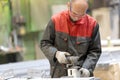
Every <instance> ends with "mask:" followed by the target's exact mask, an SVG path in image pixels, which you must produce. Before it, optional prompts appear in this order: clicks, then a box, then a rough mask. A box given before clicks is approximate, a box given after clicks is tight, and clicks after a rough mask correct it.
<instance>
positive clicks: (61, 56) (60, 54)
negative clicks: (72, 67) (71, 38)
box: [55, 51, 70, 64]
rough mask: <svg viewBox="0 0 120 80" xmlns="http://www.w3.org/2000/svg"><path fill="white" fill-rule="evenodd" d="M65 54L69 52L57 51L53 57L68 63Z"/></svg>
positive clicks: (60, 61)
mask: <svg viewBox="0 0 120 80" xmlns="http://www.w3.org/2000/svg"><path fill="white" fill-rule="evenodd" d="M67 55H70V53H68V52H61V51H57V52H56V55H55V57H56V58H57V60H58V62H59V63H64V64H66V63H68V61H67V58H66V56H67Z"/></svg>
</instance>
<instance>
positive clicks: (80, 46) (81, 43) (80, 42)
mask: <svg viewBox="0 0 120 80" xmlns="http://www.w3.org/2000/svg"><path fill="white" fill-rule="evenodd" d="M89 41H90V39H89V38H86V37H78V38H77V40H76V48H77V51H78V52H79V53H84V54H85V53H86V52H87V50H88V46H89Z"/></svg>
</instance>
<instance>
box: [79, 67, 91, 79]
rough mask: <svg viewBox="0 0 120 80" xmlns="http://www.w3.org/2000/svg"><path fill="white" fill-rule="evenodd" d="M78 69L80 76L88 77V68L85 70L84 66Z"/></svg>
mask: <svg viewBox="0 0 120 80" xmlns="http://www.w3.org/2000/svg"><path fill="white" fill-rule="evenodd" d="M79 71H80V76H81V77H90V72H89V70H87V69H85V68H81V69H79Z"/></svg>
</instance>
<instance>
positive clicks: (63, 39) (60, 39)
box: [55, 33, 68, 51]
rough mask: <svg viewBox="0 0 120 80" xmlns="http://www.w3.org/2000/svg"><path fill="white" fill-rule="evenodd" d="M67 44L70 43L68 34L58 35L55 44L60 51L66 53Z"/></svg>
mask: <svg viewBox="0 0 120 80" xmlns="http://www.w3.org/2000/svg"><path fill="white" fill-rule="evenodd" d="M67 43H68V38H67V34H64V33H59V34H56V39H55V44H56V47H57V48H58V50H61V51H66V50H67Z"/></svg>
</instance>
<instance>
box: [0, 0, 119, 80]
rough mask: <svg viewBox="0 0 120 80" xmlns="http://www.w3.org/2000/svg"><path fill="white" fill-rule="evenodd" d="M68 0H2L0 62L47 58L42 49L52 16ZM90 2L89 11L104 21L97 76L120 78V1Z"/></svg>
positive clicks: (101, 0)
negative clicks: (41, 41)
mask: <svg viewBox="0 0 120 80" xmlns="http://www.w3.org/2000/svg"><path fill="white" fill-rule="evenodd" d="M67 1H68V0H0V64H1V65H4V64H9V63H16V62H24V61H35V60H43V59H46V57H45V56H44V54H43V53H42V51H41V50H40V48H39V45H40V40H41V38H42V35H43V32H44V30H45V28H46V25H47V23H48V21H49V20H50V17H51V16H52V15H54V14H56V13H58V12H60V11H62V10H65V9H67V6H66V4H67ZM88 3H89V9H88V11H87V13H88V14H90V15H91V16H93V17H94V18H95V19H96V20H97V21H98V23H99V24H100V34H101V42H102V56H101V58H100V60H99V62H98V65H97V66H96V70H95V72H94V73H95V76H96V77H99V78H101V80H120V66H119V61H120V60H119V53H120V0H88ZM1 65H0V66H1ZM103 73H104V74H103ZM107 76H109V77H107Z"/></svg>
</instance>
